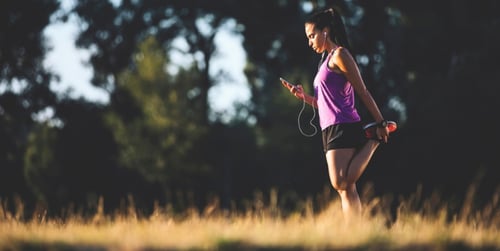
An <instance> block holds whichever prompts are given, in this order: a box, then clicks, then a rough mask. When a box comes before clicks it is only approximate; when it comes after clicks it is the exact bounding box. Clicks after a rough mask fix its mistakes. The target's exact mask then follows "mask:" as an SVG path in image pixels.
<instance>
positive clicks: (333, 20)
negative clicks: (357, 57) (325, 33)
mask: <svg viewBox="0 0 500 251" xmlns="http://www.w3.org/2000/svg"><path fill="white" fill-rule="evenodd" d="M306 23H310V24H313V25H314V28H315V29H317V30H322V29H323V28H325V27H327V28H329V29H330V34H329V36H330V39H331V40H332V41H333V42H335V43H336V44H338V45H340V46H342V47H345V48H347V49H348V50H350V46H349V40H348V39H347V33H346V30H345V25H344V21H343V20H342V16H341V15H340V13H339V12H338V11H337V10H335V9H334V8H328V9H326V10H322V11H318V12H316V13H314V14H313V15H312V16H311V17H309V18H308V19H307V20H306Z"/></svg>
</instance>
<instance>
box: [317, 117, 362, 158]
mask: <svg viewBox="0 0 500 251" xmlns="http://www.w3.org/2000/svg"><path fill="white" fill-rule="evenodd" d="M322 137H323V150H324V151H325V153H326V152H327V151H328V150H331V149H340V148H358V147H360V146H362V145H363V144H365V143H366V141H367V139H366V138H365V137H364V135H363V126H362V124H361V122H355V123H342V124H336V125H331V126H329V127H327V128H325V129H324V130H323V131H322Z"/></svg>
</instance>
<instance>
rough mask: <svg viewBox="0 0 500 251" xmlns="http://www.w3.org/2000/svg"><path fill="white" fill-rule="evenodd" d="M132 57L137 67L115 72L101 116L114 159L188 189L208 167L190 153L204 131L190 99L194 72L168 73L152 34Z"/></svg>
mask: <svg viewBox="0 0 500 251" xmlns="http://www.w3.org/2000/svg"><path fill="white" fill-rule="evenodd" d="M134 58H135V66H136V68H135V69H132V70H126V71H124V72H123V73H122V74H120V75H119V76H118V81H117V86H116V89H115V92H113V94H112V96H111V104H110V108H111V110H110V112H108V113H107V114H106V122H107V124H108V126H109V128H110V130H111V131H112V132H113V135H114V138H115V140H116V142H117V143H118V162H119V164H120V165H121V166H124V167H127V168H130V169H132V170H137V171H138V172H140V173H141V174H142V175H143V176H144V177H145V178H146V180H149V181H150V182H159V183H160V184H163V186H164V188H169V189H173V188H179V189H180V188H186V187H187V188H189V187H193V186H194V185H195V184H196V183H197V179H198V178H200V177H203V176H205V175H207V172H208V171H209V170H208V169H207V165H206V164H205V163H203V162H200V163H199V162H197V158H196V156H197V153H196V152H195V151H193V149H194V147H195V145H196V143H197V142H199V140H200V138H201V137H202V136H203V135H204V134H205V133H206V130H207V129H206V127H205V126H203V123H201V121H202V120H203V119H202V118H203V115H202V112H201V109H200V107H199V106H197V105H196V99H195V98H194V96H195V95H196V88H197V86H198V83H199V82H200V78H199V75H198V74H197V72H196V71H195V70H190V71H186V72H184V71H182V72H180V73H179V74H178V75H177V76H175V77H173V76H171V75H169V74H168V73H167V72H166V68H167V66H168V64H169V62H168V60H167V57H166V52H165V51H164V50H163V49H162V48H161V47H160V46H159V44H158V43H157V42H156V40H155V38H154V37H148V38H147V39H146V40H144V42H143V43H141V44H140V45H139V48H138V51H137V53H136V54H135V55H134ZM194 177H196V179H195V178H194Z"/></svg>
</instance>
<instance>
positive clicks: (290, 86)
mask: <svg viewBox="0 0 500 251" xmlns="http://www.w3.org/2000/svg"><path fill="white" fill-rule="evenodd" d="M280 80H281V81H283V82H285V83H286V84H287V85H288V88H292V87H295V88H297V86H296V85H294V84H292V83H290V82H288V81H287V80H286V79H284V78H280Z"/></svg>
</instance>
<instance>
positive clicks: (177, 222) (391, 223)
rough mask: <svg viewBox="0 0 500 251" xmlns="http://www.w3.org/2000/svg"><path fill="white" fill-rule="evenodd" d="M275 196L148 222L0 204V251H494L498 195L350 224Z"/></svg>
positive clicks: (372, 207) (374, 207)
mask: <svg viewBox="0 0 500 251" xmlns="http://www.w3.org/2000/svg"><path fill="white" fill-rule="evenodd" d="M276 194H277V193H276V191H271V193H270V196H269V197H270V199H269V201H267V202H265V201H262V200H261V199H258V200H256V201H255V202H254V205H252V207H251V209H248V210H246V211H244V212H241V211H240V212H237V211H236V210H229V211H227V210H222V209H220V208H219V207H218V204H217V203H214V204H213V205H210V206H207V208H206V209H205V210H204V211H202V212H198V211H196V210H188V211H186V212H185V213H183V214H176V215H174V214H172V213H169V212H171V210H168V208H167V206H165V207H161V206H158V205H156V207H155V211H154V212H153V213H152V214H151V215H147V216H140V215H139V214H138V213H137V211H136V210H135V209H134V208H132V207H130V208H129V210H128V211H127V212H125V213H120V214H118V213H116V214H112V215H107V214H104V213H103V210H102V205H103V201H102V199H101V200H100V203H99V206H98V207H97V208H96V213H95V215H93V217H87V218H85V217H82V216H81V215H78V214H75V215H72V216H70V217H66V218H65V219H60V218H59V219H58V218H54V219H51V218H47V217H46V216H45V214H44V212H37V213H38V215H35V216H34V217H32V218H31V219H29V220H26V219H24V220H23V219H21V218H22V216H21V213H19V212H9V211H7V210H6V209H5V208H6V205H5V203H1V204H2V205H1V206H0V250H500V232H499V230H500V212H499V210H498V208H499V205H498V203H499V201H498V200H499V194H500V193H495V196H494V197H493V198H492V200H491V202H490V203H489V204H488V205H487V206H486V207H484V208H482V209H480V210H475V209H474V208H473V207H472V205H471V202H470V201H468V202H467V201H466V203H469V204H464V206H463V208H462V211H461V212H459V213H457V214H456V215H450V212H449V211H450V210H449V209H448V208H447V205H446V203H441V202H438V201H437V200H436V198H435V197H431V198H429V199H426V200H423V199H421V198H419V196H420V195H419V193H418V192H417V193H416V195H415V196H412V197H410V198H406V199H405V200H401V202H400V203H399V207H398V209H397V212H396V214H395V216H391V214H390V213H389V206H388V204H389V199H388V198H384V197H374V198H370V199H365V210H364V215H363V216H362V217H361V218H360V219H359V220H357V221H355V222H351V223H349V224H346V222H345V221H344V218H343V215H342V212H341V209H340V203H339V201H338V200H337V199H332V200H330V201H328V203H325V205H324V206H323V208H320V209H316V211H315V210H314V209H313V203H312V200H311V199H309V200H306V201H304V202H302V204H301V205H302V206H300V207H298V209H297V210H296V211H294V212H288V213H284V212H283V211H282V210H281V209H280V208H279V207H278V206H277V205H278V198H277V196H276ZM363 196H364V198H367V197H369V196H367V195H366V194H364V195H363ZM259 198H262V197H259ZM417 206H419V208H417ZM17 208H18V210H16V211H19V210H22V204H19V203H18V206H17Z"/></svg>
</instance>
